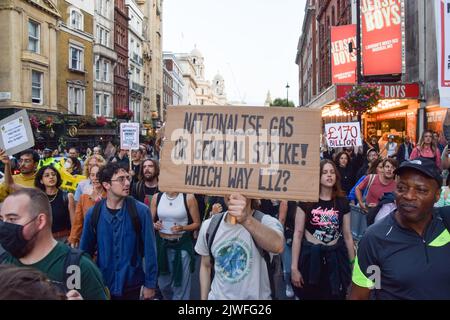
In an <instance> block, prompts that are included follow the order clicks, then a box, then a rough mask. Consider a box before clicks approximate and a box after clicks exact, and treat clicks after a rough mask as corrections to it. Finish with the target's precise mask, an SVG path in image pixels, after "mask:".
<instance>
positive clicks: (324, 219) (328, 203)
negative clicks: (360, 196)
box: [298, 198, 350, 243]
mask: <svg viewBox="0 0 450 320" xmlns="http://www.w3.org/2000/svg"><path fill="white" fill-rule="evenodd" d="M298 206H299V207H300V208H301V209H302V210H303V211H304V212H305V215H306V217H305V229H306V230H308V232H309V233H311V234H312V235H313V236H314V237H315V238H316V239H318V240H320V241H322V242H323V243H329V242H331V241H333V240H335V239H337V238H339V236H340V235H341V233H342V222H343V219H344V215H345V214H347V213H349V212H350V205H349V203H348V200H347V198H336V199H335V200H322V199H319V202H313V203H311V202H299V204H298Z"/></svg>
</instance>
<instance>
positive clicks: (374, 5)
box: [361, 0, 403, 76]
mask: <svg viewBox="0 0 450 320" xmlns="http://www.w3.org/2000/svg"><path fill="white" fill-rule="evenodd" d="M402 3H403V0H361V21H362V49H363V50H362V59H363V60H362V62H363V63H362V65H363V75H364V76H373V75H388V74H397V73H402Z"/></svg>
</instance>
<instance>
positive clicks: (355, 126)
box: [325, 122, 362, 148]
mask: <svg viewBox="0 0 450 320" xmlns="http://www.w3.org/2000/svg"><path fill="white" fill-rule="evenodd" d="M325 137H326V139H327V145H328V147H330V148H342V147H359V146H361V145H362V141H361V127H360V125H359V122H344V123H327V124H325Z"/></svg>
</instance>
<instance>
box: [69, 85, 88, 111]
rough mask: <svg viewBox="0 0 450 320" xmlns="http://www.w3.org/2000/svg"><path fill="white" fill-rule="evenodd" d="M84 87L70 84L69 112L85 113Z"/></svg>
mask: <svg viewBox="0 0 450 320" xmlns="http://www.w3.org/2000/svg"><path fill="white" fill-rule="evenodd" d="M84 91H85V90H84V88H82V87H75V86H69V112H70V113H72V114H81V115H84V96H85V93H84Z"/></svg>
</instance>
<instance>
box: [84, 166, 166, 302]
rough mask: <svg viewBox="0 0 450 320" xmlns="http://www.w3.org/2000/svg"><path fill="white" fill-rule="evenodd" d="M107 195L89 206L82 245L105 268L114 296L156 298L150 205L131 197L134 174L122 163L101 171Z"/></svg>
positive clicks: (109, 286)
mask: <svg viewBox="0 0 450 320" xmlns="http://www.w3.org/2000/svg"><path fill="white" fill-rule="evenodd" d="M99 181H100V183H101V184H102V186H103V188H104V189H105V190H106V199H103V200H102V201H100V202H98V203H97V204H96V205H95V206H94V207H92V208H91V209H89V211H88V213H87V215H86V217H85V220H84V225H83V233H82V235H81V241H80V249H81V250H83V251H85V252H87V253H89V254H90V255H91V256H92V257H93V256H94V255H95V254H96V257H97V265H98V267H99V268H100V270H101V271H102V274H103V277H104V279H105V282H106V284H107V286H108V288H109V290H110V291H111V298H112V299H113V300H138V299H139V298H140V297H141V288H142V287H143V289H142V295H143V298H144V299H152V298H153V297H154V295H155V288H156V281H157V274H158V266H157V261H156V247H155V233H154V229H153V224H152V221H151V215H150V212H149V209H148V207H147V206H146V205H144V204H143V203H142V202H139V201H136V200H135V199H134V198H132V197H129V194H130V182H131V177H130V175H129V174H128V172H127V170H125V169H124V168H123V167H121V166H120V164H118V163H108V164H107V165H106V166H105V167H103V168H101V169H100V171H99Z"/></svg>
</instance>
